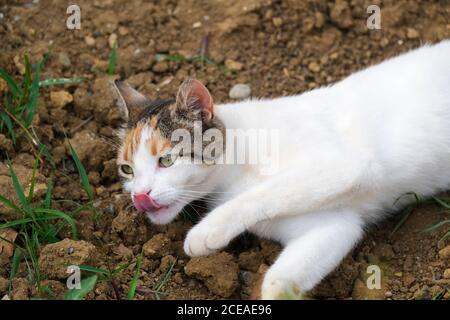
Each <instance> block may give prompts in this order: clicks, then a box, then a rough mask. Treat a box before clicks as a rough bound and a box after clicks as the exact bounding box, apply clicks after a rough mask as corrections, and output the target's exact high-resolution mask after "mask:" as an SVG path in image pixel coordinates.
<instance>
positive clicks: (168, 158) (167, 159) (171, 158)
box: [158, 153, 176, 168]
mask: <svg viewBox="0 0 450 320" xmlns="http://www.w3.org/2000/svg"><path fill="white" fill-rule="evenodd" d="M175 160H176V156H175V155H172V154H170V153H169V154H166V155H165V156H162V157H161V158H159V161H158V162H159V166H160V167H162V168H168V167H170V166H171V165H173V163H174V162H175Z"/></svg>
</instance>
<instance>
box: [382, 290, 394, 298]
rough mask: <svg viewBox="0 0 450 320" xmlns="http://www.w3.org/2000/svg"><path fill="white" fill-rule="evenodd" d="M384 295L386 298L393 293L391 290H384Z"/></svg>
mask: <svg viewBox="0 0 450 320" xmlns="http://www.w3.org/2000/svg"><path fill="white" fill-rule="evenodd" d="M384 296H385V297H386V298H392V296H393V294H392V292H391V291H386V292H385V293H384Z"/></svg>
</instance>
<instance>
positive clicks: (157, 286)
mask: <svg viewBox="0 0 450 320" xmlns="http://www.w3.org/2000/svg"><path fill="white" fill-rule="evenodd" d="M176 263H177V260H174V261H173V262H172V263H171V264H170V266H169V267H168V268H167V269H166V271H165V272H164V274H163V275H162V276H161V278H159V280H158V281H157V282H156V283H155V285H154V286H153V293H154V294H155V298H156V300H161V297H160V295H161V294H164V293H163V292H161V290H162V288H163V287H164V286H165V285H166V283H167V281H169V279H170V277H171V276H172V270H173V267H174V266H175V264H176Z"/></svg>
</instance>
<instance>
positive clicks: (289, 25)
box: [0, 0, 450, 299]
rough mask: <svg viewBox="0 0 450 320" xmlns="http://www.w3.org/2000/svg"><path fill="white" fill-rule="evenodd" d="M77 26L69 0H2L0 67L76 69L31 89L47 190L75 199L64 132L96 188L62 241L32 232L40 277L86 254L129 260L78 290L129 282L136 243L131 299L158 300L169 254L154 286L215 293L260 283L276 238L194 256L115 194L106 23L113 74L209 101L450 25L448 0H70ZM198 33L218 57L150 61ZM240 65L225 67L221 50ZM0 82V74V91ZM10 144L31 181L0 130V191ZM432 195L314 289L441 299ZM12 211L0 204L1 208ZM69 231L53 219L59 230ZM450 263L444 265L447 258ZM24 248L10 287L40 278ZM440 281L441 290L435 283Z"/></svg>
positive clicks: (4, 188) (3, 265) (57, 282)
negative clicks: (191, 85) (371, 12)
mask: <svg viewBox="0 0 450 320" xmlns="http://www.w3.org/2000/svg"><path fill="white" fill-rule="evenodd" d="M77 3H78V4H79V5H80V7H81V14H82V16H81V29H80V30H75V31H73V30H68V29H66V23H65V20H66V18H67V15H66V8H67V2H66V1H57V0H54V1H50V0H41V1H38V2H37V3H34V2H31V1H25V0H19V1H9V0H6V2H5V0H3V1H1V2H0V12H1V13H2V15H1V16H0V39H1V49H2V50H1V51H0V67H2V68H4V69H6V70H7V71H8V72H9V73H10V74H12V75H14V76H15V77H16V78H17V77H19V78H20V77H21V73H23V64H22V63H21V61H23V60H22V57H23V54H24V53H25V52H29V53H30V56H31V59H32V61H33V62H37V61H38V59H41V58H42V56H43V54H44V53H46V52H47V51H49V49H50V50H51V55H50V57H49V59H48V61H47V63H46V65H45V68H44V73H43V78H50V77H52V78H54V77H57V78H60V77H68V78H71V77H84V78H85V81H83V82H82V83H81V84H77V85H71V86H66V87H50V88H46V89H44V90H43V93H42V95H41V97H40V100H39V112H38V116H37V117H36V120H35V123H34V128H35V131H36V133H37V134H38V136H39V137H40V139H41V141H42V142H43V143H45V144H46V145H47V146H48V147H49V149H50V151H51V153H52V155H53V157H54V159H55V162H56V164H57V168H58V170H57V172H56V173H55V188H54V200H55V201H54V205H55V206H56V207H57V208H59V209H61V210H69V207H70V206H69V204H68V203H67V202H61V201H58V200H63V199H64V200H73V201H77V202H80V203H84V202H86V200H87V195H86V194H85V192H84V191H83V190H82V188H81V186H80V183H79V177H78V175H77V170H76V167H75V165H74V163H73V161H72V160H71V157H70V150H69V149H68V146H67V143H66V142H65V139H64V138H65V134H67V135H68V137H69V138H70V141H71V143H72V145H73V146H74V148H75V149H76V150H77V153H78V155H79V157H80V159H81V160H82V161H83V163H84V165H85V166H86V169H87V171H88V174H89V179H90V182H91V184H92V185H93V186H94V190H95V201H94V204H93V206H94V208H95V210H85V211H82V212H80V213H79V214H78V215H77V216H76V220H77V224H78V229H79V233H80V234H79V238H80V241H72V240H63V241H62V242H59V243H55V244H50V245H48V246H46V247H43V248H42V250H41V252H40V257H39V262H40V263H41V273H42V276H43V278H44V280H43V285H46V286H48V287H49V288H51V289H52V291H53V292H54V295H53V296H51V298H61V297H62V293H63V292H64V291H65V287H64V286H65V281H64V280H63V278H64V275H65V272H64V270H63V268H64V265H65V264H68V263H83V264H90V265H95V266H98V267H103V268H107V269H108V268H110V269H115V268H117V267H119V266H121V265H123V264H124V263H127V262H131V264H130V265H129V266H128V267H127V268H126V269H125V270H124V271H123V272H121V273H119V274H118V275H117V276H116V277H115V278H114V283H115V284H114V285H113V286H111V285H110V283H108V282H100V283H99V284H98V285H97V287H96V289H95V290H94V291H93V292H91V293H90V294H89V295H88V298H89V299H115V298H117V293H118V294H119V296H121V298H124V297H126V293H127V292H128V288H129V284H130V281H131V279H132V277H133V273H134V270H135V267H136V260H137V257H138V256H139V254H140V252H141V251H142V252H143V255H144V256H143V261H142V266H141V274H140V278H139V283H138V286H139V288H140V289H141V290H140V291H139V293H138V294H137V299H155V294H154V293H153V292H152V291H151V290H152V288H153V287H154V285H155V284H156V283H158V280H160V278H161V277H163V276H164V274H165V273H166V271H167V270H168V268H169V267H171V266H173V269H172V273H171V276H170V277H169V279H168V281H167V283H166V284H165V285H164V286H163V287H162V288H161V292H162V293H161V294H160V297H161V298H162V299H180V298H187V299H222V298H237V299H239V298H241V299H248V298H250V297H258V287H259V285H260V282H261V281H260V279H261V276H262V275H263V274H264V272H265V270H267V267H268V266H269V265H270V264H271V263H272V262H273V261H274V259H275V258H276V256H277V254H278V253H279V250H280V248H279V246H278V245H277V244H275V243H272V242H269V241H265V240H258V239H256V238H254V237H252V236H250V235H244V236H241V237H240V238H239V239H237V240H236V241H234V242H233V243H232V245H230V246H229V247H228V248H227V249H226V250H225V252H221V253H218V254H216V255H212V256H210V257H205V258H195V259H190V258H189V257H187V256H185V255H184V253H183V250H182V244H183V238H184V235H185V233H186V231H187V230H188V229H189V228H190V227H191V225H192V224H191V223H190V222H186V221H184V220H183V219H181V218H180V219H179V220H178V221H177V222H175V223H173V224H171V225H168V226H164V227H160V226H154V225H150V224H149V223H148V222H147V221H146V220H145V219H144V217H143V216H142V215H139V214H138V213H136V212H135V211H134V210H133V209H132V208H130V201H129V197H128V196H127V195H124V194H122V193H121V190H120V187H121V186H120V183H118V177H117V174H116V167H115V145H116V140H115V136H114V130H113V129H114V128H115V127H117V125H118V124H119V123H120V117H119V114H118V112H117V110H116V107H115V104H116V101H115V98H114V95H113V94H112V93H111V88H110V85H109V80H110V78H111V76H108V75H106V73H105V70H106V69H107V64H108V58H109V54H110V52H111V48H110V43H111V42H112V41H113V40H114V38H117V43H118V58H117V63H118V65H117V72H116V73H117V74H118V75H119V76H120V77H121V78H123V79H126V81H128V82H129V83H131V84H132V85H133V86H135V87H137V88H139V89H140V90H141V91H142V92H144V93H146V94H147V95H148V96H149V97H152V98H167V97H172V96H173V95H174V94H175V92H176V89H177V87H178V85H179V84H180V83H181V81H183V80H184V79H185V78H186V77H188V76H194V77H196V78H199V79H201V80H202V81H203V82H204V83H205V84H206V85H207V86H208V88H209V89H210V91H211V92H212V94H213V96H214V98H215V100H216V101H217V102H225V101H227V100H228V99H229V98H228V92H229V90H230V88H231V87H232V86H233V85H234V84H237V83H246V84H248V85H249V86H250V87H251V89H252V95H253V96H255V97H271V96H281V95H287V94H296V93H301V92H303V91H305V90H309V89H313V88H316V87H318V86H322V85H327V84H331V83H333V82H335V81H337V80H339V79H341V78H343V77H345V76H347V75H349V74H351V73H352V72H354V71H356V70H359V69H361V68H363V67H365V66H368V65H371V64H374V63H377V62H379V61H382V60H384V59H386V58H388V57H391V56H394V55H397V54H399V53H401V52H404V51H407V50H409V49H411V48H415V47H417V46H419V45H420V44H421V43H424V42H432V43H433V42H437V41H439V40H442V39H446V38H450V3H449V2H448V1H446V0H436V1H406V0H400V1H394V0H390V1H388V0H386V1H366V0H352V1H346V0H336V1H335V2H334V1H325V0H320V1H297V0H286V1H277V0H251V1H245V2H243V1H239V0H227V1H224V0H195V1H194V0H181V1H174V0H159V1H152V2H148V1H142V0H129V1H126V2H123V1H112V0H95V1H87V0H80V1H78V2H77ZM374 3H378V4H380V6H381V8H382V29H381V30H368V29H367V28H366V19H367V16H368V14H367V13H366V8H367V6H368V5H370V4H374ZM206 35H208V39H209V46H208V49H209V51H208V52H209V53H208V56H209V58H210V59H211V60H213V61H214V62H215V63H216V64H204V65H203V64H202V63H200V62H198V61H197V62H188V61H157V59H156V58H155V55H156V54H158V53H170V54H180V55H184V56H190V55H195V54H197V53H198V52H199V46H200V43H201V40H202V39H203V38H204V37H205V36H206ZM222 64H224V65H226V66H228V67H233V68H235V69H237V71H236V72H225V71H224V70H223V68H221V65H222ZM4 88H5V85H4V83H2V82H0V95H2V92H4V90H5V89H4ZM6 153H8V154H9V157H10V158H11V159H12V160H13V163H14V165H15V168H16V170H17V171H18V175H19V179H20V182H21V183H22V184H23V185H24V187H25V188H27V187H29V179H30V177H31V170H32V166H33V155H32V153H31V150H30V147H29V145H28V144H27V142H26V139H24V138H22V139H19V141H18V143H17V146H16V147H15V148H14V147H13V146H12V143H11V141H10V140H9V139H8V138H7V137H6V136H4V135H1V134H0V154H1V156H0V161H1V162H0V190H1V192H0V194H2V195H3V194H5V195H8V196H11V197H12V198H14V196H13V194H14V191H13V190H14V189H13V188H12V186H11V185H10V177H9V172H8V170H7V168H6V166H5V163H6ZM50 172H51V171H50V168H49V167H48V166H47V165H44V166H43V168H41V170H40V174H39V176H38V185H37V187H36V189H37V191H36V192H37V198H38V199H39V198H41V199H42V197H43V195H44V194H45V189H46V184H45V180H46V179H45V178H46V177H48V176H49V175H50ZM441 211H442V209H441V208H439V207H438V206H437V205H434V204H425V205H420V206H418V207H417V208H416V209H414V210H413V212H412V214H411V215H410V216H409V218H408V219H407V220H406V222H405V223H404V224H403V225H402V226H401V227H400V229H399V230H398V231H397V232H395V233H394V234H393V235H392V236H390V234H391V232H392V231H393V229H394V227H395V226H396V224H397V222H398V220H392V221H387V222H384V223H382V224H381V225H379V226H373V227H371V228H370V230H368V231H369V232H368V235H367V237H366V238H365V240H364V241H363V242H362V243H361V244H360V245H359V246H358V247H357V248H356V249H355V250H354V251H353V252H352V253H351V254H350V255H349V256H348V257H347V258H346V259H345V261H344V262H343V263H342V264H341V265H340V267H339V268H338V269H337V270H336V271H335V272H334V273H333V274H331V275H330V276H329V277H328V278H327V279H326V280H324V281H323V282H322V283H321V284H320V285H319V287H318V288H317V289H315V290H314V294H315V296H316V297H318V298H326V299H336V298H337V299H351V298H354V299H366V298H375V299H412V298H417V299H429V298H433V297H444V298H447V299H448V298H450V293H449V291H448V289H449V285H450V280H449V279H448V278H449V276H450V271H449V270H448V268H449V265H450V264H449V253H448V251H449V250H450V249H449V246H448V245H449V241H448V240H446V241H439V239H440V238H441V237H442V236H443V235H444V233H445V232H446V231H447V230H448V229H445V227H442V228H439V229H437V230H436V231H433V232H431V233H428V234H424V235H418V232H419V231H421V230H423V229H425V228H427V227H429V226H431V225H433V224H434V223H436V222H438V221H441V220H443V219H446V218H447V219H448V218H449V214H448V213H441ZM12 218H13V214H12V212H9V211H8V210H6V208H4V207H2V206H0V220H3V221H9V220H11V219H12ZM69 236H70V230H69V229H64V230H62V231H61V234H60V238H61V239H64V238H67V237H69ZM370 264H377V265H379V266H381V268H382V271H383V281H382V289H380V290H368V289H367V287H366V286H365V281H366V278H367V276H368V274H367V273H366V272H365V271H366V268H367V266H368V265H370ZM10 265H11V257H10V255H6V254H2V253H0V298H2V297H3V296H4V295H5V294H7V292H8V287H9V284H8V281H7V280H6V279H7V278H8V276H9V273H8V270H9V268H10ZM446 270H447V271H446ZM26 276H27V267H26V265H25V263H22V265H21V266H20V268H19V274H18V278H17V279H15V280H14V281H13V282H12V288H13V290H12V292H11V293H10V295H9V298H11V299H26V298H31V297H35V296H36V295H37V294H38V293H37V292H36V289H35V288H34V287H31V286H30V285H29V283H28V281H27V279H26ZM446 290H447V291H446Z"/></svg>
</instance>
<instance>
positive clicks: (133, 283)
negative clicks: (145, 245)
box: [127, 252, 143, 300]
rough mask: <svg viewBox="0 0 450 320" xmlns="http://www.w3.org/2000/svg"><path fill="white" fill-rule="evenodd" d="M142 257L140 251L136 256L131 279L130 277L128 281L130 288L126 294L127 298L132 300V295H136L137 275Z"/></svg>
mask: <svg viewBox="0 0 450 320" xmlns="http://www.w3.org/2000/svg"><path fill="white" fill-rule="evenodd" d="M142 258H143V256H142V252H141V254H140V255H139V256H138V258H137V261H136V269H135V270H134V274H133V279H131V282H130V288H129V290H128V295H127V298H128V300H133V299H134V297H135V296H136V288H137V283H138V280H139V276H140V275H141V265H142Z"/></svg>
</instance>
